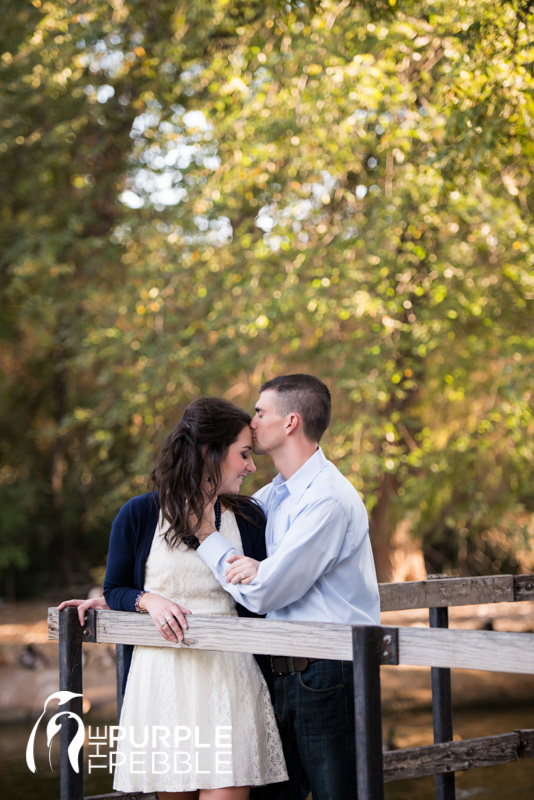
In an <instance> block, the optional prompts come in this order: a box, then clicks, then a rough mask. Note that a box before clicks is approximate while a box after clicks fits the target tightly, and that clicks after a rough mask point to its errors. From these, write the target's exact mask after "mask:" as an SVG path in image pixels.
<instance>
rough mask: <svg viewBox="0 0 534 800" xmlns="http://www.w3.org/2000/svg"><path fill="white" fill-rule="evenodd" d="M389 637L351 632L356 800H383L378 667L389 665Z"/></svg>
mask: <svg viewBox="0 0 534 800" xmlns="http://www.w3.org/2000/svg"><path fill="white" fill-rule="evenodd" d="M391 639H392V634H390V633H388V631H387V629H384V628H380V627H378V626H375V625H359V626H355V627H353V628H352V668H353V672H354V718H355V727H356V783H357V787H358V798H359V800H384V769H383V760H382V705H381V698H380V664H381V663H388V662H392V661H393V659H391V650H390V649H389V646H390V645H391V643H392V642H391Z"/></svg>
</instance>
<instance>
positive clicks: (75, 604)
mask: <svg viewBox="0 0 534 800" xmlns="http://www.w3.org/2000/svg"><path fill="white" fill-rule="evenodd" d="M57 608H58V611H61V610H62V609H63V608H77V609H78V619H79V620H80V625H82V626H83V625H85V623H86V619H85V612H86V611H88V610H89V609H90V608H96V609H97V611H109V606H108V604H107V603H106V600H105V598H104V597H103V596H102V597H91V599H90V600H64V601H63V602H62V603H60V604H59V606H58V607H57Z"/></svg>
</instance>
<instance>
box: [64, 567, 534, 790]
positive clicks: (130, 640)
mask: <svg viewBox="0 0 534 800" xmlns="http://www.w3.org/2000/svg"><path fill="white" fill-rule="evenodd" d="M380 596H381V607H382V610H383V611H392V610H401V609H413V608H430V620H431V625H433V626H434V627H431V628H412V627H385V626H350V625H335V624H319V623H297V622H293V623H291V622H275V621H270V620H263V619H243V618H239V617H217V618H216V620H214V618H213V616H203V615H198V616H197V615H194V616H192V617H190V618H189V619H188V623H189V630H188V631H187V633H186V637H185V640H184V642H183V643H181V644H173V643H171V642H167V641H165V640H164V639H162V637H161V636H160V634H159V633H158V632H157V630H156V629H155V627H154V625H153V623H152V620H151V619H150V618H149V617H148V616H145V615H139V614H136V613H125V612H117V611H99V612H94V611H92V612H89V613H88V621H87V625H86V627H85V628H82V627H81V626H80V625H79V622H78V617H77V611H76V609H66V610H65V611H62V612H61V613H58V611H57V609H49V617H48V624H49V638H51V639H58V640H59V642H60V689H62V690H68V691H71V692H75V693H79V694H81V693H82V668H81V650H82V643H83V642H106V643H116V644H118V645H119V644H123V645H124V644H139V645H151V646H157V647H182V648H183V647H186V648H188V649H206V650H224V651H232V652H245V653H265V654H271V653H276V654H277V655H287V656H307V657H310V658H326V659H342V660H347V661H350V660H351V661H352V662H353V666H354V679H355V680H354V685H355V698H354V703H355V720H356V740H357V741H356V761H357V784H358V794H359V797H360V798H362V800H382V799H383V796H384V782H387V781H391V780H399V779H405V778H414V777H420V776H423V775H436V796H437V797H438V798H439V800H451V799H452V798H454V797H455V794H454V772H456V771H461V770H466V769H470V768H472V767H482V766H490V765H495V764H498V763H506V762H510V761H515V760H517V759H518V758H521V757H533V756H534V729H525V730H517V731H514V732H513V733H506V734H502V735H500V736H490V737H484V738H481V739H471V740H465V741H456V742H454V741H452V739H453V736H452V712H451V702H450V668H464V669H475V670H487V671H498V672H510V673H530V674H534V634H529V633H501V632H494V631H478V630H477V631H474V630H449V629H446V626H447V622H448V620H447V608H448V607H449V606H461V605H472V604H477V603H500V602H517V601H522V600H534V575H522V576H509V575H505V576H491V577H484V578H439V579H433V580H428V581H421V582H414V583H404V584H382V585H381V586H380ZM118 650H119V648H118ZM119 652H120V651H119ZM121 661H122V659H121V658H118V659H117V663H118V665H119V673H120V664H121ZM397 664H405V665H419V666H428V667H431V668H432V692H433V710H434V741H435V744H434V745H429V746H426V747H418V748H411V749H408V750H396V751H393V752H386V753H384V754H382V724H381V704H380V665H397ZM121 685H122V680H121V676H120V674H119V675H118V686H121ZM119 694H120V692H119ZM78 701H79V702H78ZM69 710H71V711H73V712H74V713H76V714H78V716H81V714H82V711H81V698H76V699H75V700H74V701H72V703H71V707H70V709H69ZM64 723H65V724H64V727H63V729H62V733H61V735H62V756H61V758H62V761H61V800H82V798H83V770H82V768H81V761H80V770H79V773H75V772H74V771H73V770H72V769H71V768H70V765H69V763H68V760H67V746H68V743H69V742H70V741H71V738H72V735H73V731H72V729H71V727H69V726H70V725H71V723H72V720H69V719H65V720H64ZM118 796H119V795H115V794H112V795H105V796H102V800H104V798H106V797H118ZM151 796H153V795H151ZM128 797H131V798H133V797H145V798H146V797H149V796H148V795H134V794H131V793H130V794H128Z"/></svg>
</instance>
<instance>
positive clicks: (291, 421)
mask: <svg viewBox="0 0 534 800" xmlns="http://www.w3.org/2000/svg"><path fill="white" fill-rule="evenodd" d="M299 424H300V418H299V415H298V414H288V415H287V419H286V422H285V425H284V433H285V435H286V436H289V434H290V433H293V431H295V430H296V429H297V428H298V426H299Z"/></svg>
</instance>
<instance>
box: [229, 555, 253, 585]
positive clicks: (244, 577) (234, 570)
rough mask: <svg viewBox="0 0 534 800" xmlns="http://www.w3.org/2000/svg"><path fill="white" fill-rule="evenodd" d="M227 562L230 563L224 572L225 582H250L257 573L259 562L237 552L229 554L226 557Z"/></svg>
mask: <svg viewBox="0 0 534 800" xmlns="http://www.w3.org/2000/svg"><path fill="white" fill-rule="evenodd" d="M227 563H228V564H231V567H229V568H228V569H227V570H226V572H225V575H226V583H234V584H236V583H252V581H253V580H254V578H255V577H256V575H257V574H258V567H259V566H260V562H259V561H256V559H255V558H250V556H238V555H237V554H235V553H234V554H233V555H231V556H230V557H229V558H228V559H227Z"/></svg>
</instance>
